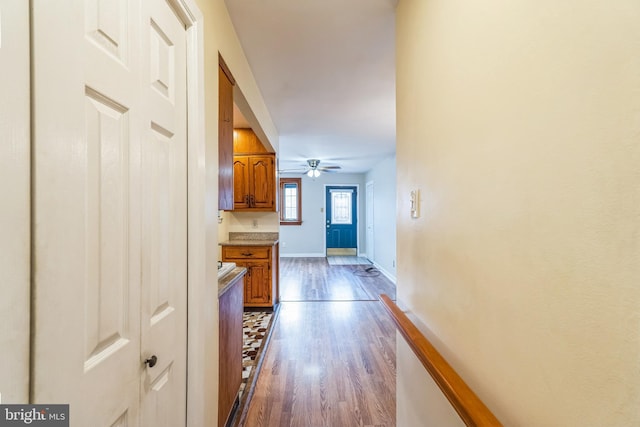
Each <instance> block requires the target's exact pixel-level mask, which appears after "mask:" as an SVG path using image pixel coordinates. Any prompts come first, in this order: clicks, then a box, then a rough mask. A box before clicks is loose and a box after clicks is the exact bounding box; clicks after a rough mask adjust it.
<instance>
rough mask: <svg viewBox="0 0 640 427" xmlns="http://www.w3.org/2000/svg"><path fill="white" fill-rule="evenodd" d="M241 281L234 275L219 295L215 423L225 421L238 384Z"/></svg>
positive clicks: (240, 364) (238, 388)
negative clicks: (218, 355)
mask: <svg viewBox="0 0 640 427" xmlns="http://www.w3.org/2000/svg"><path fill="white" fill-rule="evenodd" d="M243 284H244V282H243V280H242V277H240V276H238V277H237V278H235V279H233V282H232V284H231V285H229V287H228V288H226V291H225V292H224V293H223V294H221V295H220V296H219V299H218V305H219V313H220V323H219V337H220V346H219V348H220V350H219V351H220V357H219V365H218V366H219V377H218V426H219V427H222V426H224V425H225V424H226V422H227V419H228V418H229V415H230V414H231V411H232V410H233V406H234V404H235V402H236V399H237V398H238V391H239V390H240V385H241V383H242V346H243V334H242V313H243V311H244V309H243V293H244V292H243Z"/></svg>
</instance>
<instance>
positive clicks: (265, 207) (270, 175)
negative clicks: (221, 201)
mask: <svg viewBox="0 0 640 427" xmlns="http://www.w3.org/2000/svg"><path fill="white" fill-rule="evenodd" d="M276 191H277V185H276V167H275V154H260V155H241V156H234V158H233V210H240V211H241V210H244V211H248V210H253V211H273V212H275V211H276V210H277V203H276V200H277V198H276Z"/></svg>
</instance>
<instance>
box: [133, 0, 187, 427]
mask: <svg viewBox="0 0 640 427" xmlns="http://www.w3.org/2000/svg"><path fill="white" fill-rule="evenodd" d="M145 5H146V6H147V7H149V9H148V10H147V13H148V15H147V17H146V18H145V19H144V20H143V21H144V22H145V26H146V29H145V30H144V31H143V33H146V38H145V40H146V41H148V45H147V47H146V48H145V49H144V51H146V55H147V57H148V58H149V62H148V64H149V66H148V68H147V69H146V70H145V71H143V75H146V76H148V78H147V79H146V82H147V84H146V88H145V89H143V90H144V92H143V99H144V101H145V105H148V106H149V108H147V109H146V110H145V113H147V114H148V115H147V116H146V117H145V120H144V122H145V123H146V126H147V128H146V130H145V133H144V138H143V150H142V194H143V195H142V224H143V232H142V290H143V291H142V295H141V297H142V308H141V325H142V326H141V347H142V358H143V359H146V358H148V357H151V356H152V355H155V356H156V357H157V364H156V365H155V366H153V367H149V366H148V367H146V369H145V370H144V373H143V376H142V378H141V392H142V396H141V400H142V408H141V409H142V421H141V424H142V425H143V426H167V427H173V426H180V425H184V424H185V419H186V345H187V342H186V338H187V324H186V307H187V300H186V289H187V209H186V207H187V199H186V189H187V157H186V154H187V138H186V135H187V127H186V124H187V120H186V102H187V100H186V81H187V80H186V36H185V30H184V26H183V24H182V23H181V22H180V21H179V19H178V18H177V16H176V15H175V14H174V13H173V11H172V10H171V8H170V6H169V5H168V4H167V3H166V2H165V1H164V0H153V1H150V2H145Z"/></svg>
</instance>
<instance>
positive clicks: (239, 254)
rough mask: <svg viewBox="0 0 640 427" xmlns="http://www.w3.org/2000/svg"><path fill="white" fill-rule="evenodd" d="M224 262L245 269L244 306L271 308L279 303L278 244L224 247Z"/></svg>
mask: <svg viewBox="0 0 640 427" xmlns="http://www.w3.org/2000/svg"><path fill="white" fill-rule="evenodd" d="M222 260H223V261H225V262H235V263H236V265H237V266H238V267H245V268H246V269H247V274H246V275H245V276H244V306H245V307H271V308H273V307H274V306H275V305H276V304H277V303H278V244H277V243H276V244H274V245H273V246H223V247H222Z"/></svg>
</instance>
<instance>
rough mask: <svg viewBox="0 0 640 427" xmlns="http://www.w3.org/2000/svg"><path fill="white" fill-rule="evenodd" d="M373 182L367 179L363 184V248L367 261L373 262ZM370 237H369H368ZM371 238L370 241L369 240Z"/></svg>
mask: <svg viewBox="0 0 640 427" xmlns="http://www.w3.org/2000/svg"><path fill="white" fill-rule="evenodd" d="M375 190H376V187H375V183H374V182H373V181H368V182H367V183H366V185H365V196H364V197H365V215H364V221H365V225H364V232H365V248H366V253H367V258H368V259H369V261H371V262H374V258H375V245H374V238H375V232H376V229H375V227H374V224H375V219H374V215H375V211H374V209H373V204H374V201H375ZM369 227H371V233H370V232H369ZM369 237H371V239H369ZM369 240H371V241H369Z"/></svg>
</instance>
